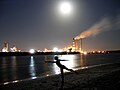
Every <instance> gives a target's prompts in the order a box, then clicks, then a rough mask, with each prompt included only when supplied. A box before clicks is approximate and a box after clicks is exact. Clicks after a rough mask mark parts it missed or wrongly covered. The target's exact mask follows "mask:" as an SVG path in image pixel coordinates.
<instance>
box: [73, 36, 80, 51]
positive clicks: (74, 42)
mask: <svg viewBox="0 0 120 90" xmlns="http://www.w3.org/2000/svg"><path fill="white" fill-rule="evenodd" d="M73 47H74V49H75V51H76V52H77V51H78V50H79V47H78V39H75V38H73Z"/></svg>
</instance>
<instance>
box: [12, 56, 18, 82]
mask: <svg viewBox="0 0 120 90" xmlns="http://www.w3.org/2000/svg"><path fill="white" fill-rule="evenodd" d="M11 58H12V69H11V70H12V76H13V79H14V80H16V79H17V67H16V66H17V64H16V56H12V57H11Z"/></svg>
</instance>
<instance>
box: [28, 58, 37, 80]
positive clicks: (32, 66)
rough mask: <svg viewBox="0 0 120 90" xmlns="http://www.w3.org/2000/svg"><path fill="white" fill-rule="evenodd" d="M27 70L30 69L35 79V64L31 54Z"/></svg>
mask: <svg viewBox="0 0 120 90" xmlns="http://www.w3.org/2000/svg"><path fill="white" fill-rule="evenodd" d="M29 70H30V75H31V77H32V79H35V78H36V71H35V64H34V58H33V56H31V59H30V66H29Z"/></svg>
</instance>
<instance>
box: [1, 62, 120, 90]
mask: <svg viewBox="0 0 120 90" xmlns="http://www.w3.org/2000/svg"><path fill="white" fill-rule="evenodd" d="M118 65H120V63H109V64H104V65H97V66H92V67H90V68H84V69H79V70H76V71H77V72H79V75H76V74H74V73H71V72H68V73H64V75H65V88H70V86H69V84H70V83H71V84H72V83H73V82H74V83H78V82H79V83H83V82H84V81H85V80H86V82H87V81H88V80H90V79H92V78H97V77H100V76H103V75H104V74H108V73H111V72H114V71H117V70H120V68H119V67H118ZM86 73H87V74H86ZM92 74H93V75H92ZM87 75H88V76H87ZM89 75H90V76H89ZM85 77H87V78H85ZM77 79H78V80H77ZM81 79H82V80H81ZM83 79H84V80H83ZM75 80H76V81H75ZM71 81H73V82H71ZM37 82H38V83H37ZM25 83H26V84H28V87H31V86H29V84H30V85H31V84H35V85H37V87H38V88H40V87H41V88H42V89H41V90H45V89H46V90H48V89H47V87H45V86H44V85H45V84H46V85H48V84H49V85H50V86H51V87H54V89H53V90H56V89H55V88H56V86H57V85H58V84H60V74H58V75H51V76H47V77H45V76H44V77H42V78H40V77H39V78H35V79H26V80H22V81H20V82H13V83H9V84H5V85H0V86H2V87H3V88H10V90H11V89H12V88H13V87H12V85H18V86H16V87H15V88H21V89H24V88H27V87H26V86H25V85H24V84H25ZM51 83H54V84H55V83H57V84H56V85H55V86H54V85H51ZM68 83H69V84H68ZM84 83H85V82H84ZM39 84H40V85H42V84H43V86H39ZM21 86H22V87H21ZM58 86H59V85H58ZM73 86H74V85H73ZM33 87H34V85H33ZM31 90H34V88H32V89H31Z"/></svg>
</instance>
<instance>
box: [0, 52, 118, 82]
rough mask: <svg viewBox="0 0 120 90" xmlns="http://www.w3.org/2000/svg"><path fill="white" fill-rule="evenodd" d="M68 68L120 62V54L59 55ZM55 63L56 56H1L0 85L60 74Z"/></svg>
mask: <svg viewBox="0 0 120 90" xmlns="http://www.w3.org/2000/svg"><path fill="white" fill-rule="evenodd" d="M58 57H59V58H60V59H65V60H68V61H61V63H62V64H64V65H65V66H66V67H68V68H71V69H75V70H76V69H80V68H85V67H88V66H94V65H100V64H107V63H115V62H120V54H88V55H80V54H73V55H58ZM45 60H49V61H53V60H54V55H36V56H7V57H5V56H3V57H2V56H1V57H0V84H3V83H4V84H8V83H13V82H18V81H22V80H29V79H35V78H42V77H45V76H50V75H55V74H59V73H60V71H59V68H58V67H57V66H56V64H55V63H45Z"/></svg>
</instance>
